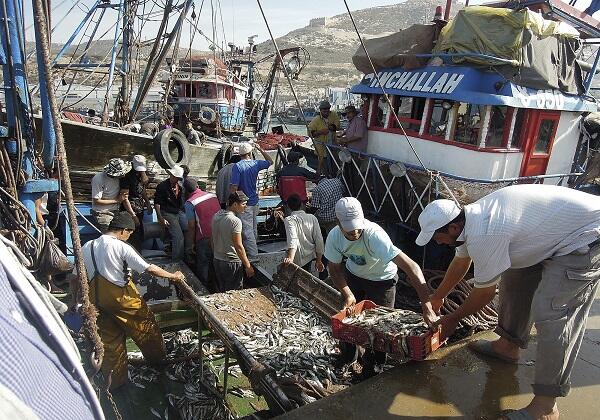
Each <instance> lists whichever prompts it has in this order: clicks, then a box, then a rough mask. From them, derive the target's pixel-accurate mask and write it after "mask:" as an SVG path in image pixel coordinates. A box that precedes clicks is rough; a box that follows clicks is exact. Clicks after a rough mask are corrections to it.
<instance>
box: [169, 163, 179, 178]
mask: <svg viewBox="0 0 600 420" xmlns="http://www.w3.org/2000/svg"><path fill="white" fill-rule="evenodd" d="M167 172H168V173H169V174H171V175H173V176H174V177H175V178H180V179H183V168H182V167H181V166H179V165H175V166H173V167H172V168H171V169H167Z"/></svg>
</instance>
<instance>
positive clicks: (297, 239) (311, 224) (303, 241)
mask: <svg viewBox="0 0 600 420" xmlns="http://www.w3.org/2000/svg"><path fill="white" fill-rule="evenodd" d="M302 204H303V203H302V199H301V198H300V197H299V196H298V195H297V194H293V195H291V196H290V197H289V198H288V200H287V205H288V207H289V208H290V210H291V211H292V214H290V215H289V216H288V217H286V218H285V219H284V221H283V223H284V225H285V235H286V238H287V255H286V257H285V259H284V260H283V263H284V264H290V263H292V262H294V263H295V264H296V265H299V266H300V267H302V268H303V269H305V270H306V271H308V272H309V273H310V271H311V270H310V269H311V262H312V260H315V268H316V269H317V271H318V272H319V273H320V272H322V271H323V270H324V269H325V267H324V266H323V260H322V258H323V250H324V245H323V235H322V234H321V228H320V227H319V221H318V220H317V218H316V217H315V216H313V215H312V214H307V213H306V212H305V211H304V210H303V209H302Z"/></svg>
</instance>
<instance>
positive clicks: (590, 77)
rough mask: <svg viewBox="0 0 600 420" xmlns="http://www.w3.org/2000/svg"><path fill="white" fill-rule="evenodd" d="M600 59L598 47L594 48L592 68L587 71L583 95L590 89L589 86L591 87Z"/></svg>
mask: <svg viewBox="0 0 600 420" xmlns="http://www.w3.org/2000/svg"><path fill="white" fill-rule="evenodd" d="M599 61H600V48H598V49H597V50H596V58H595V59H594V65H593V66H592V70H591V71H590V72H589V73H588V77H587V79H585V86H584V87H585V92H584V95H587V94H588V92H589V91H590V87H592V82H593V81H594V76H595V75H596V69H597V68H598V62H599Z"/></svg>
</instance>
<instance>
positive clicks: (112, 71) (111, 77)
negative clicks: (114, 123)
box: [102, 0, 125, 125]
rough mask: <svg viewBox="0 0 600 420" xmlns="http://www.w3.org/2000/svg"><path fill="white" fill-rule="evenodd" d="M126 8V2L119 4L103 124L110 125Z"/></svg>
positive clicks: (123, 0)
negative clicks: (109, 110)
mask: <svg viewBox="0 0 600 420" xmlns="http://www.w3.org/2000/svg"><path fill="white" fill-rule="evenodd" d="M124 6H125V0H121V1H120V3H119V15H118V17H117V24H116V25H115V38H114V40H113V47H112V54H111V58H110V68H109V71H108V83H107V85H106V95H105V96H104V109H103V110H102V124H103V125H107V124H108V103H109V100H110V96H111V94H110V92H111V88H112V84H113V81H114V76H115V65H116V64H117V47H118V45H119V31H120V30H121V23H122V22H121V17H122V16H123V9H124Z"/></svg>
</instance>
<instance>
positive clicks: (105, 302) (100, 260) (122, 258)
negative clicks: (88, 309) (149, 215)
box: [83, 212, 185, 389]
mask: <svg viewBox="0 0 600 420" xmlns="http://www.w3.org/2000/svg"><path fill="white" fill-rule="evenodd" d="M134 230H135V223H134V222H133V218H132V217H131V215H130V214H129V213H126V212H119V213H116V214H115V216H114V218H113V219H112V221H111V222H110V225H109V227H108V230H107V232H106V233H105V234H104V235H102V236H100V237H99V238H98V239H96V240H93V241H89V242H88V243H86V244H85V245H84V246H83V259H84V263H85V269H86V271H87V275H88V278H90V279H91V281H90V302H91V303H93V304H94V305H95V306H96V308H97V309H98V312H99V314H98V320H97V324H98V330H99V333H100V338H101V339H102V343H103V344H104V361H103V362H102V373H103V374H104V377H105V378H106V379H108V378H109V375H110V381H111V389H115V388H118V387H119V386H121V385H124V384H125V383H126V382H127V349H126V348H125V339H126V337H131V338H132V339H133V341H135V343H136V344H137V346H138V347H139V348H140V350H141V351H142V353H143V354H144V358H145V359H146V360H147V361H148V362H149V363H157V362H160V361H161V360H163V359H164V358H165V357H166V351H165V344H164V341H163V337H162V334H161V332H160V329H159V328H158V325H157V324H156V321H155V319H154V314H153V313H152V311H151V310H150V309H149V308H148V305H146V302H145V301H144V299H142V297H141V296H140V294H139V293H138V291H137V289H136V287H135V285H134V284H133V280H132V277H131V270H134V271H136V272H138V273H143V272H148V273H150V274H152V275H154V276H157V277H162V278H165V279H168V280H170V281H173V282H180V281H183V280H184V278H185V277H184V275H183V273H182V272H181V271H176V272H175V273H169V272H168V271H165V270H163V269H162V268H160V267H158V266H156V265H154V264H148V263H147V262H146V261H144V259H143V258H142V257H141V256H140V255H139V254H138V253H137V252H136V251H135V249H134V248H133V247H132V246H131V245H129V244H127V243H125V242H126V241H127V239H129V236H131V233H132V232H133V231H134ZM111 372H112V373H111Z"/></svg>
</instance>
